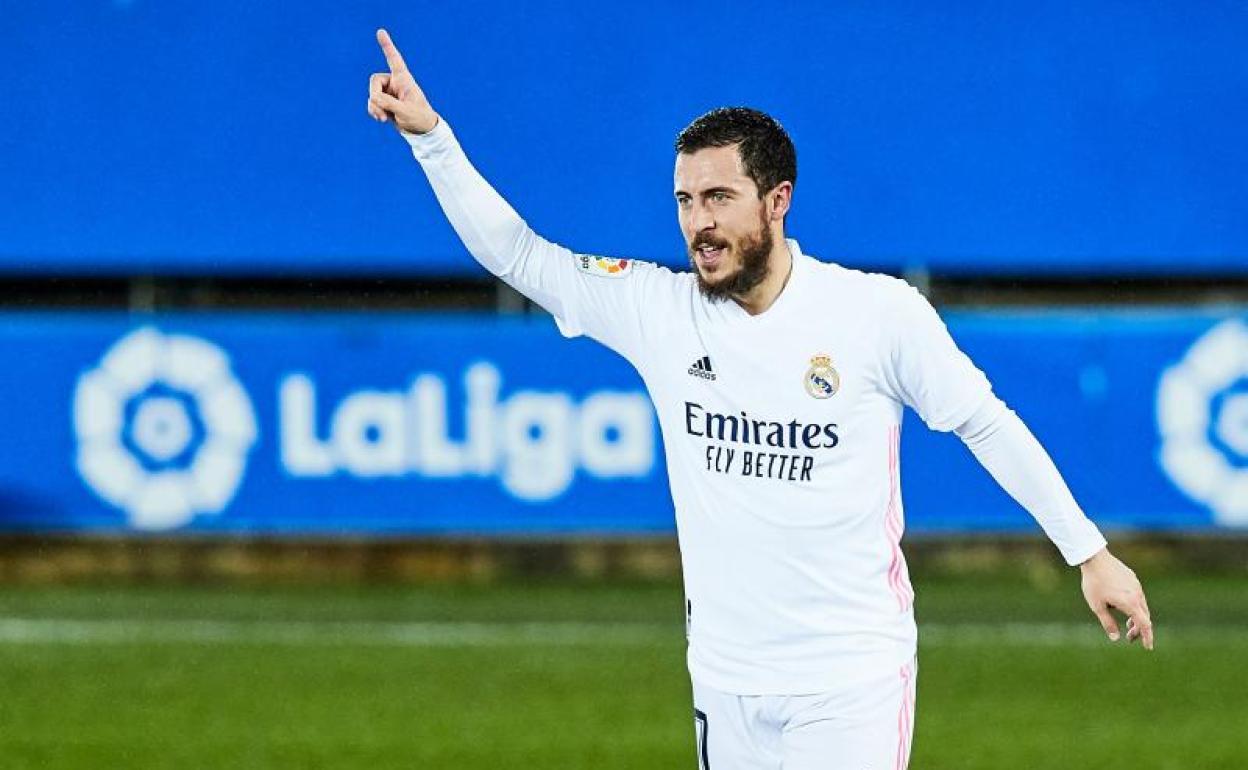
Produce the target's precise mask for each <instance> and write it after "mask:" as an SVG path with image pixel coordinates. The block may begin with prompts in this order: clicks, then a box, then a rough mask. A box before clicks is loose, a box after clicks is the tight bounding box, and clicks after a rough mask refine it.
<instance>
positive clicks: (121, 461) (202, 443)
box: [74, 327, 256, 530]
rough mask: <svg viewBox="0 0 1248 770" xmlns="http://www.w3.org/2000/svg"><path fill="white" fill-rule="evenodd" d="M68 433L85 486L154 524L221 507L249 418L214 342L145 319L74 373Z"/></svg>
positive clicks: (249, 433) (252, 427)
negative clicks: (71, 422)
mask: <svg viewBox="0 0 1248 770" xmlns="http://www.w3.org/2000/svg"><path fill="white" fill-rule="evenodd" d="M74 432H75V433H76V435H77V438H78V472H79V473H80V474H81V475H82V478H83V480H84V481H86V483H87V485H88V486H90V487H91V489H93V490H94V491H95V492H96V494H98V495H99V496H100V497H101V498H103V499H104V500H106V501H107V502H109V503H111V504H112V505H115V506H117V507H118V508H121V509H122V510H124V511H125V512H126V514H127V515H128V516H129V519H130V523H131V525H133V526H134V527H136V528H138V529H146V530H161V529H171V528H174V527H180V526H182V525H184V524H186V523H187V522H189V521H190V520H191V519H192V518H193V517H194V516H195V515H197V514H215V513H220V512H221V510H222V509H224V508H225V506H226V505H227V504H228V503H229V502H230V500H231V499H232V498H233V497H234V493H235V492H236V491H237V490H238V485H239V483H240V482H241V481H242V478H243V469H244V465H245V463H246V460H247V453H248V451H249V450H250V449H251V446H252V444H254V443H255V440H256V418H255V413H254V411H253V410H252V407H251V401H250V400H249V399H248V398H247V394H246V392H244V390H243V388H242V386H241V385H240V384H239V383H238V381H237V380H236V379H234V376H233V375H232V374H231V372H230V362H229V358H228V357H227V356H226V354H225V353H224V352H223V351H222V350H221V349H220V348H218V347H217V346H215V345H213V344H211V343H208V342H205V341H204V340H201V339H198V338H195V337H188V336H183V335H176V334H170V335H166V334H162V333H161V332H160V331H158V330H156V329H154V328H151V327H147V328H143V329H139V330H137V331H134V332H132V333H130V334H128V335H126V336H125V337H123V338H122V339H121V340H119V341H118V342H117V343H116V344H114V345H113V346H112V348H110V349H109V350H108V352H107V353H105V354H104V357H103V359H101V361H100V364H99V366H98V367H96V368H95V369H92V370H90V371H88V372H86V373H84V374H83V375H82V376H81V377H79V379H78V387H77V389H76V390H75V392H74Z"/></svg>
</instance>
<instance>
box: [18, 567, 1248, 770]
mask: <svg viewBox="0 0 1248 770" xmlns="http://www.w3.org/2000/svg"><path fill="white" fill-rule="evenodd" d="M1145 578H1146V580H1147V576H1145ZM916 584H917V589H918V603H917V613H918V615H919V621H920V637H921V642H920V653H919V656H920V657H919V667H920V673H919V699H918V700H919V716H918V722H917V732H916V738H915V747H914V755H913V760H912V763H911V767H913V768H916V769H918V770H928V769H935V770H938V769H940V768H993V769H994V770H996V769H999V768H1062V769H1063V770H1065V769H1066V768H1108V767H1118V766H1130V767H1133V768H1136V770H1144V769H1145V768H1155V769H1158V770H1160V769H1161V768H1175V769H1176V770H1178V769H1179V768H1184V769H1186V768H1200V769H1201V770H1213V769H1215V768H1243V767H1245V766H1248V757H1246V756H1245V755H1246V753H1248V673H1246V670H1248V577H1220V578H1210V577H1206V578H1194V577H1180V576H1174V577H1167V578H1156V579H1153V580H1151V581H1148V582H1147V584H1146V585H1147V587H1148V588H1149V590H1150V603H1151V605H1152V608H1153V612H1154V614H1155V616H1156V617H1155V620H1156V622H1157V624H1158V631H1157V640H1158V647H1157V651H1156V652H1155V653H1153V654H1151V655H1150V654H1145V653H1144V652H1143V651H1142V650H1141V649H1139V648H1138V647H1130V648H1128V647H1126V646H1124V645H1122V644H1121V643H1120V644H1118V645H1111V644H1110V643H1109V642H1107V641H1105V640H1104V638H1103V635H1102V634H1101V632H1100V630H1099V627H1097V626H1096V625H1095V622H1094V620H1093V619H1092V617H1091V615H1090V614H1088V613H1087V612H1086V610H1084V609H1083V608H1082V606H1081V604H1082V599H1081V598H1080V596H1079V588H1078V579H1077V575H1076V574H1074V573H1073V571H1072V572H1071V573H1068V575H1067V576H1066V578H1065V579H1063V580H1061V581H1059V583H1058V584H1057V585H1051V586H1047V587H1044V588H1039V587H1036V586H1034V585H1031V584H1029V583H1027V582H1025V581H1023V580H1021V579H1017V578H1000V579H997V578H988V577H982V576H978V577H975V578H974V579H969V578H960V579H955V578H948V577H945V578H939V579H938V578H931V579H926V580H925V579H923V578H922V577H919V578H916ZM681 604H682V601H681V595H680V588H679V586H678V585H674V584H660V585H654V584H645V585H637V584H633V585H618V584H573V583H542V584H530V585H517V584H508V585H503V586H491V587H465V586H459V587H455V586H439V587H429V588H392V587H372V588H342V587H329V588H263V589H262V588H248V589H237V588H168V587H144V588H133V587H132V588H125V587H113V588H105V587H76V588H6V589H3V590H2V591H0V682H2V683H3V685H2V688H3V689H2V690H0V765H2V766H3V767H5V768H41V770H54V769H59V768H104V767H115V768H132V769H135V768H171V769H172V768H178V769H179V770H182V769H183V768H188V767H193V768H199V767H203V768H226V767H229V768H235V767H237V768H253V769H260V768H334V769H335V770H350V769H352V768H363V769H367V770H382V769H383V768H455V769H456V770H473V769H475V768H492V769H497V768H559V769H560V770H567V769H569V768H595V769H596V770H608V769H610V768H645V769H646V770H654V769H655V768H692V767H695V766H696V764H695V760H694V755H693V740H692V735H693V723H692V718H691V706H690V702H689V687H688V681H687V678H686V674H685V669H684V659H683V646H684V636H683V628H682V619H681Z"/></svg>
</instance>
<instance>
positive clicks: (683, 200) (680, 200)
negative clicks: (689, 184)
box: [676, 195, 693, 209]
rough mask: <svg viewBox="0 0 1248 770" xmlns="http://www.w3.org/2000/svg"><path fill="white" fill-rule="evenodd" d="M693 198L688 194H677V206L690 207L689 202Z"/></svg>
mask: <svg viewBox="0 0 1248 770" xmlns="http://www.w3.org/2000/svg"><path fill="white" fill-rule="evenodd" d="M691 200H693V199H692V198H690V197H689V196H688V195H677V196H676V205H677V206H680V207H681V208H682V209H685V208H689V202H690V201H691Z"/></svg>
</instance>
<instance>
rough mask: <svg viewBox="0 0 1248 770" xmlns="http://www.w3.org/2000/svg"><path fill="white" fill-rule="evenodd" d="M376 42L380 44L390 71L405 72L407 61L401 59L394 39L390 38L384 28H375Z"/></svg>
mask: <svg viewBox="0 0 1248 770" xmlns="http://www.w3.org/2000/svg"><path fill="white" fill-rule="evenodd" d="M377 42H378V44H380V45H381V52H382V53H384V54H385V55H386V64H388V65H390V72H391V73H396V74H397V73H399V72H407V63H406V62H404V61H403V55H402V54H400V53H399V49H398V48H396V47H395V45H394V41H393V40H391V39H390V33H389V32H387V31H385V30H384V29H379V30H377Z"/></svg>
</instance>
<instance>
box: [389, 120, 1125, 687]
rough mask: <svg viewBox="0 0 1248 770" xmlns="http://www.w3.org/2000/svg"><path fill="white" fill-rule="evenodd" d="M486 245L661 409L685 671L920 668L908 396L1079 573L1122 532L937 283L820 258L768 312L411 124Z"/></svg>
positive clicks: (761, 677)
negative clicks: (1084, 490)
mask: <svg viewBox="0 0 1248 770" xmlns="http://www.w3.org/2000/svg"><path fill="white" fill-rule="evenodd" d="M404 136H405V138H407V140H408V142H409V143H410V144H411V146H412V149H413V154H414V155H415V156H416V158H417V160H419V162H420V164H421V166H422V167H423V168H424V171H425V173H426V174H427V176H428V178H429V181H430V183H431V184H432V186H433V190H434V193H435V194H436V195H437V198H438V201H439V203H440V204H441V205H442V208H443V210H444V211H445V213H446V215H447V217H448V218H449V219H450V222H451V224H452V226H453V227H454V228H455V231H456V232H457V233H458V234H459V236H460V237H461V238H462V239H463V241H464V243H465V245H466V246H467V247H468V250H469V251H470V252H471V253H472V255H473V256H474V257H475V258H476V259H477V260H478V261H479V262H480V263H481V264H482V265H483V266H484V267H485V268H486V269H488V270H489V271H490V272H492V273H493V274H495V275H497V276H499V277H500V278H502V279H503V280H504V281H506V282H507V283H508V284H510V285H511V286H513V287H515V288H516V289H517V290H519V291H520V292H522V293H523V294H525V295H526V296H528V297H529V298H530V299H532V300H534V301H535V302H537V303H539V304H540V305H542V306H543V307H545V308H546V309H547V310H548V311H550V312H551V313H552V314H553V315H554V317H555V320H556V322H557V324H558V326H559V329H560V331H561V332H562V333H563V334H564V335H565V336H568V337H573V336H577V335H582V334H583V335H587V336H589V337H591V338H593V339H595V340H598V341H599V342H601V343H603V344H605V345H607V346H608V347H610V348H611V349H613V350H615V351H616V352H618V353H619V354H620V355H622V356H624V357H625V358H626V359H627V360H628V361H629V362H630V363H632V364H633V366H634V367H635V368H636V369H637V371H638V372H639V373H640V375H641V377H642V379H643V380H644V381H645V384H646V387H647V389H648V390H649V393H650V397H651V399H652V400H653V402H654V405H655V409H656V411H657V413H658V416H659V422H660V426H661V429H662V434H663V439H664V447H665V451H666V457H667V468H668V474H669V481H670V484H671V492H672V500H673V502H674V503H675V508H676V524H677V531H678V534H679V539H680V547H681V556H682V561H683V570H684V581H685V593H686V597H687V600H688V614H689V618H688V620H689V653H688V662H689V669H690V673H691V675H692V676H693V678H694V679H696V680H697V681H699V682H701V683H703V684H705V685H707V686H710V687H713V688H715V689H718V690H720V691H723V692H728V693H735V694H739V695H784V694H787V695H796V694H807V693H816V692H823V691H827V690H831V689H833V688H834V687H837V686H840V685H843V684H846V683H849V682H853V681H856V680H859V679H860V678H862V677H864V676H871V675H873V674H876V673H878V672H880V671H882V670H896V667H898V666H901V665H903V664H904V663H905V662H907V661H909V660H911V659H912V658H913V656H914V654H915V646H916V629H915V624H914V615H913V611H912V601H913V590H912V588H911V585H910V579H909V576H908V574H907V570H906V562H905V558H904V556H903V555H902V551H901V546H900V542H901V537H902V532H903V530H904V527H905V515H904V508H903V505H902V500H901V486H900V481H901V477H900V474H901V466H900V458H899V451H898V449H899V439H900V433H901V417H902V410H903V408H904V407H906V406H909V407H911V408H913V409H914V410H915V411H916V412H917V413H918V414H919V415H920V417H922V419H923V420H924V422H926V423H927V425H928V426H929V427H931V428H933V429H935V430H945V431H947V430H954V429H957V430H958V432H959V435H961V436H962V437H963V439H964V440H965V441H967V443H968V445H969V446H971V448H972V450H973V451H974V452H975V455H976V457H978V458H979V459H980V461H981V462H982V463H984V464H985V466H986V467H988V469H989V470H990V471H991V472H992V474H993V476H994V478H996V479H997V480H998V482H999V483H1001V484H1002V486H1004V487H1005V489H1006V490H1007V491H1008V492H1010V493H1011V494H1012V495H1013V496H1014V497H1015V499H1017V500H1018V501H1019V502H1020V503H1022V504H1023V505H1024V506H1025V507H1026V508H1027V509H1028V511H1030V512H1031V514H1032V515H1033V516H1035V518H1036V519H1037V520H1038V521H1039V523H1040V524H1041V526H1042V527H1043V528H1044V530H1045V532H1046V533H1047V534H1048V535H1049V537H1050V539H1052V540H1053V542H1054V543H1055V544H1056V545H1057V547H1058V548H1059V549H1060V550H1061V552H1062V554H1063V556H1064V557H1065V559H1066V560H1067V562H1068V563H1070V564H1077V563H1080V562H1082V561H1084V560H1086V559H1087V558H1089V557H1091V556H1092V555H1094V554H1095V553H1096V552H1097V551H1099V550H1100V549H1101V548H1102V547H1104V545H1105V540H1104V538H1103V537H1102V536H1101V534H1100V532H1099V531H1098V530H1097V528H1096V527H1095V525H1093V524H1092V523H1091V522H1090V521H1089V520H1088V519H1087V518H1086V517H1085V516H1084V514H1083V512H1082V511H1081V510H1080V509H1079V507H1078V505H1077V504H1076V503H1075V501H1074V499H1073V498H1072V497H1071V495H1070V493H1069V491H1068V490H1067V488H1066V485H1065V483H1064V482H1063V481H1062V479H1061V477H1060V476H1059V475H1058V473H1057V470H1056V468H1054V467H1053V464H1052V462H1051V461H1050V460H1049V458H1048V455H1047V454H1046V453H1045V452H1044V450H1043V448H1041V447H1040V445H1039V443H1038V442H1037V441H1036V440H1035V438H1034V437H1033V436H1032V435H1031V433H1030V432H1029V431H1028V430H1027V428H1026V427H1025V426H1023V424H1022V422H1021V421H1019V420H1018V418H1017V417H1016V416H1015V415H1014V413H1013V412H1011V411H1009V410H1008V409H1006V408H1005V406H1004V405H1003V404H1002V403H1001V402H1000V401H999V400H998V399H997V398H996V396H995V395H993V393H992V389H991V386H990V385H989V382H988V380H987V378H986V377H985V376H984V374H983V373H982V372H980V370H979V369H977V368H976V367H975V366H974V365H973V364H972V363H971V361H970V360H969V359H968V358H967V357H966V356H965V355H964V354H963V353H962V352H961V351H960V350H958V348H957V346H956V345H955V344H954V342H953V340H952V339H951V338H950V336H949V334H948V332H947V330H946V329H945V326H944V324H943V323H942V321H941V320H940V318H939V317H938V316H937V314H936V312H935V311H934V310H933V309H932V307H931V305H930V304H929V303H928V302H927V300H926V299H924V297H923V296H922V295H920V294H919V293H918V292H917V291H915V290H914V289H913V288H911V287H910V286H909V285H907V284H906V283H904V282H903V281H900V280H898V279H895V278H891V277H888V276H883V275H877V274H870V273H863V272H859V271H856V270H850V269H847V268H844V267H840V266H838V265H834V264H829V263H825V262H821V261H819V260H817V259H814V258H812V257H810V256H807V255H806V254H804V253H803V252H802V250H801V248H800V247H799V246H798V244H797V242H796V241H792V240H790V241H788V242H787V243H788V247H789V252H790V254H791V255H792V257H793V271H792V274H791V276H790V278H789V280H788V283H787V284H786V286H785V288H784V290H783V291H782V292H781V294H780V296H779V297H778V298H777V299H776V301H775V302H774V304H773V305H772V306H771V307H770V308H769V309H768V310H767V311H765V312H764V313H761V314H759V315H754V316H752V315H750V314H749V313H747V312H746V311H745V310H744V309H742V308H741V307H740V306H739V305H737V304H736V303H735V302H732V301H726V302H718V303H713V302H710V301H708V300H707V299H706V298H705V297H703V296H702V294H701V293H700V292H699V290H698V286H697V282H696V279H695V276H694V275H693V274H691V273H675V272H672V271H670V270H668V269H667V268H664V267H661V266H656V265H654V264H649V263H645V262H639V261H635V260H629V259H614V258H606V257H597V256H591V255H586V254H578V253H574V252H572V251H570V250H568V249H565V248H563V247H561V246H558V245H555V244H553V243H550V242H548V241H546V240H543V239H542V238H540V237H539V236H538V235H537V234H536V233H534V232H533V231H532V230H531V229H530V228H529V227H528V226H527V225H526V224H525V223H524V221H523V220H522V219H521V218H520V217H519V216H518V215H517V214H516V212H515V211H514V210H512V208H511V207H510V206H509V205H508V204H507V202H506V201H505V200H503V198H502V197H501V196H499V195H498V193H497V192H495V191H494V189H493V188H491V187H490V185H489V184H488V183H487V182H486V181H485V180H484V179H483V178H482V177H481V176H480V174H478V173H477V171H476V170H475V169H474V168H473V166H472V165H471V164H470V163H469V161H468V158H467V157H466V156H465V155H464V152H463V150H462V149H461V148H460V146H459V144H458V142H457V141H456V139H455V136H454V134H453V133H452V132H451V130H450V127H449V126H447V124H446V123H445V122H440V123H439V124H438V125H437V126H436V127H435V128H434V129H433V130H432V131H430V132H429V133H428V134H424V135H420V136H415V135H408V134H404Z"/></svg>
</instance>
